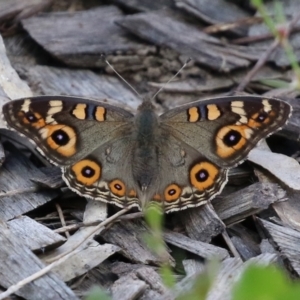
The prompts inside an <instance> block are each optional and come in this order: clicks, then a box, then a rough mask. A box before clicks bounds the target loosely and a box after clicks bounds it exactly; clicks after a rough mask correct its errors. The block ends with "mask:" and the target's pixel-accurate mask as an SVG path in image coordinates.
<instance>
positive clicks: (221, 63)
mask: <svg viewBox="0 0 300 300" xmlns="http://www.w3.org/2000/svg"><path fill="white" fill-rule="evenodd" d="M116 22H117V24H119V25H121V26H122V27H124V28H126V29H127V30H129V31H130V32H132V33H133V34H135V35H137V36H139V37H141V38H143V39H145V40H147V41H149V42H151V43H154V44H156V45H158V46H168V47H170V48H172V49H174V50H176V51H178V52H179V53H181V54H183V55H185V56H187V57H191V58H192V59H193V60H195V61H196V62H199V63H201V64H202V65H204V66H206V67H209V68H211V69H213V70H217V71H220V70H221V71H225V72H226V71H230V70H234V69H236V68H241V67H246V66H248V65H249V63H250V62H249V60H248V59H247V58H246V54H245V51H244V53H242V52H241V51H239V50H238V48H234V49H233V48H232V47H231V46H229V45H226V46H225V47H224V44H223V45H221V43H220V41H219V40H218V39H216V38H213V37H211V36H209V35H207V34H205V33H203V32H201V31H200V30H199V28H198V27H197V26H193V25H190V24H187V23H186V22H184V21H183V20H182V19H181V18H178V17H176V13H175V12H172V11H171V12H170V11H159V12H151V13H139V14H135V15H131V16H126V17H123V18H122V19H120V20H117V21H116ZM240 49H241V48H240ZM252 58H254V56H252ZM256 58H257V57H256Z"/></svg>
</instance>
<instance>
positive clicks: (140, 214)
mask: <svg viewBox="0 0 300 300" xmlns="http://www.w3.org/2000/svg"><path fill="white" fill-rule="evenodd" d="M143 216H144V213H143V212H136V213H132V214H127V215H124V216H120V217H119V220H124V221H126V220H133V219H137V218H142V217H143ZM100 222H101V221H100V220H99V221H93V222H85V223H84V222H81V223H77V224H71V225H67V226H64V227H61V228H58V229H55V230H53V231H54V232H56V233H63V232H66V231H73V230H76V229H79V228H81V227H88V226H95V225H97V224H99V223H100Z"/></svg>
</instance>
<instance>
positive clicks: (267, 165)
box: [248, 143, 300, 191]
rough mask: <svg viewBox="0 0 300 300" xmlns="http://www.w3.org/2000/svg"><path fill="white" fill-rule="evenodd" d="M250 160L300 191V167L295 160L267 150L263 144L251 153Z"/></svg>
mask: <svg viewBox="0 0 300 300" xmlns="http://www.w3.org/2000/svg"><path fill="white" fill-rule="evenodd" d="M248 159H249V160H250V161H252V162H254V163H256V164H258V165H260V166H262V167H263V168H264V169H266V170H268V171H269V172H270V173H271V174H272V175H274V176H275V177H276V178H278V180H279V181H281V182H282V183H284V184H285V185H286V186H288V187H289V188H291V189H293V190H296V191H300V166H299V163H298V161H296V160H295V159H294V158H292V157H289V156H287V155H284V154H281V153H274V152H271V151H270V150H268V149H267V150H266V149H264V147H262V143H261V144H260V145H259V146H258V147H256V148H254V149H253V150H252V151H250V153H249V156H248Z"/></svg>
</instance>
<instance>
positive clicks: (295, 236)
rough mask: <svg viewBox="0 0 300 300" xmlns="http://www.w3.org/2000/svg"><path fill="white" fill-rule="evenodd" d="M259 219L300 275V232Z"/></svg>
mask: <svg viewBox="0 0 300 300" xmlns="http://www.w3.org/2000/svg"><path fill="white" fill-rule="evenodd" d="M258 220H259V223H260V225H261V226H262V227H263V228H264V229H265V232H267V234H268V236H269V237H270V239H271V242H272V243H273V244H275V246H276V247H277V248H278V250H279V251H280V252H281V255H282V256H283V257H284V258H285V261H286V263H287V265H288V266H289V267H291V268H292V269H293V270H294V271H295V272H296V273H297V274H298V275H300V262H299V256H300V250H299V249H300V232H298V231H296V230H294V229H291V228H287V227H284V226H279V225H276V224H274V223H271V222H269V221H266V220H263V219H258Z"/></svg>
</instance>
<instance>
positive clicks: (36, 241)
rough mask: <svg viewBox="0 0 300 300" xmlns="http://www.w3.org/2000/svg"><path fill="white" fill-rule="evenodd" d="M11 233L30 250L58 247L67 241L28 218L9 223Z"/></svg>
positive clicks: (24, 217) (20, 218)
mask: <svg viewBox="0 0 300 300" xmlns="http://www.w3.org/2000/svg"><path fill="white" fill-rule="evenodd" d="M7 225H8V226H9V229H10V230H11V232H12V233H13V234H14V235H15V236H18V237H19V240H20V241H21V242H22V244H23V245H24V246H26V247H28V248H29V249H30V250H32V251H35V250H43V251H45V249H46V248H47V247H57V246H59V245H61V244H62V243H63V242H64V241H65V240H66V239H65V238H64V237H62V236H61V235H60V234H57V233H55V232H53V231H52V230H50V229H49V228H48V227H46V226H44V225H42V224H40V223H38V222H36V221H34V220H33V219H31V218H29V217H27V216H21V217H18V218H16V219H13V220H11V221H9V222H7Z"/></svg>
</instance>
